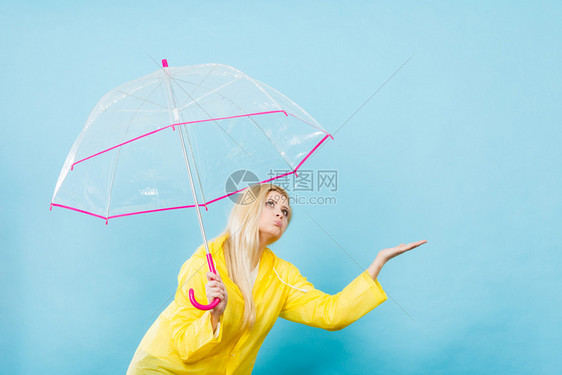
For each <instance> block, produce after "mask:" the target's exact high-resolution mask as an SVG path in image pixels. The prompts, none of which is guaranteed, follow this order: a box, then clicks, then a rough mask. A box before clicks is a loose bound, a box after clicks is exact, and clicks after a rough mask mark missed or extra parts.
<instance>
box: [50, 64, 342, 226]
mask: <svg viewBox="0 0 562 375" xmlns="http://www.w3.org/2000/svg"><path fill="white" fill-rule="evenodd" d="M163 64H164V67H163V68H162V69H160V70H158V71H155V72H154V73H152V74H149V75H146V76H144V77H141V78H139V79H136V80H134V81H130V82H127V83H125V84H123V85H121V86H119V87H117V88H115V89H113V90H111V91H110V92H108V93H107V94H106V95H105V96H103V97H102V98H101V100H100V101H99V102H98V104H97V105H96V106H95V107H94V109H93V110H92V113H91V114H90V116H89V117H88V120H87V121H86V124H85V126H84V128H83V130H82V132H81V133H80V135H79V136H78V138H77V139H76V141H75V142H74V145H73V146H72V148H71V150H70V152H69V154H68V156H67V158H66V161H65V163H64V166H63V168H62V171H61V173H60V176H59V178H58V181H57V184H56V187H55V191H54V194H53V198H52V201H51V208H52V206H58V207H63V208H68V209H72V210H75V211H79V212H83V213H87V214H90V215H93V216H96V217H100V218H102V219H105V220H106V223H107V220H109V219H112V218H116V217H122V216H127V215H134V214H140V213H147V212H154V211H161V210H170V209H178V208H186V207H193V206H194V205H195V201H197V202H198V204H199V205H200V206H205V207H207V205H209V204H211V203H212V202H215V201H217V200H220V199H224V198H226V197H228V196H230V195H232V194H234V193H236V192H237V191H236V190H234V191H229V189H226V188H225V184H226V182H227V180H228V178H229V176H231V175H232V174H233V173H235V172H236V171H240V170H249V171H251V172H253V174H255V175H256V176H257V178H258V180H259V182H266V181H272V180H275V179H276V178H279V177H282V176H284V175H286V174H291V173H297V171H298V169H299V168H300V167H301V165H302V164H303V162H304V161H305V160H306V159H307V158H308V157H309V156H310V155H311V154H312V153H313V152H314V151H315V150H316V149H317V148H318V146H319V145H320V144H321V143H322V142H324V141H326V140H327V139H328V138H330V137H331V135H329V134H328V132H326V130H324V129H323V128H322V126H320V124H318V122H317V121H316V120H314V118H312V117H311V116H310V115H309V114H308V113H307V112H306V111H304V110H303V109H302V108H301V107H299V106H298V105H297V104H295V103H294V102H293V101H292V100H290V99H289V98H287V97H286V96H285V95H283V94H281V93H280V92H278V91H277V90H275V89H273V88H271V87H269V86H267V85H266V84H264V83H262V82H259V81H257V80H255V79H253V78H251V77H250V76H248V75H247V74H245V73H243V72H241V71H240V70H238V69H236V68H233V67H231V66H228V65H222V64H203V65H195V66H186V67H168V66H167V62H166V61H165V60H163ZM190 169H191V173H192V174H193V176H194V189H193V191H192V188H191V187H190V184H189V183H188V181H189V176H188V171H189V170H190ZM254 182H256V181H254ZM245 187H247V186H245ZM238 191H239V190H238ZM194 194H197V197H196V196H195V195H194Z"/></svg>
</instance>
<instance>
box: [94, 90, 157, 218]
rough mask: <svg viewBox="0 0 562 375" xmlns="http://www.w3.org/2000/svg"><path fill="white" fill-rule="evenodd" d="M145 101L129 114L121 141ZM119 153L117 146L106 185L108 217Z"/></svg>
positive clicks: (107, 215)
mask: <svg viewBox="0 0 562 375" xmlns="http://www.w3.org/2000/svg"><path fill="white" fill-rule="evenodd" d="M162 83H163V82H160V83H159V84H158V85H156V87H154V89H153V90H152V91H151V92H150V93H149V94H148V97H149V96H150V95H152V94H153V93H154V92H155V91H156V90H157V89H158V88H160V86H162ZM145 103H146V102H145V101H142V102H141V103H140V105H139V107H138V108H137V111H136V112H135V113H134V114H133V115H132V116H131V119H130V120H129V123H128V124H127V127H126V128H125V131H124V132H123V135H122V136H121V142H120V143H123V139H125V135H126V134H127V132H128V131H129V128H130V127H131V124H132V123H133V120H134V119H135V117H137V114H138V113H139V112H140V109H141V108H142V106H143V105H144V104H145ZM120 154H121V147H118V149H117V153H116V155H115V160H114V163H113V168H112V172H111V180H110V182H109V186H108V194H107V207H106V215H105V216H106V217H109V206H110V205H111V194H112V192H113V182H114V180H115V171H116V170H117V162H118V161H119V155H120Z"/></svg>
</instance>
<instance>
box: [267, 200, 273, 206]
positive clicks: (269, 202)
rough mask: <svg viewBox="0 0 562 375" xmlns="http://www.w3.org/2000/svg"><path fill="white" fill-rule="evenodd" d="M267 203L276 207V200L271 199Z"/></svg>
mask: <svg viewBox="0 0 562 375" xmlns="http://www.w3.org/2000/svg"><path fill="white" fill-rule="evenodd" d="M265 204H267V205H269V206H270V207H274V206H275V202H274V201H272V200H269V201H267V202H265Z"/></svg>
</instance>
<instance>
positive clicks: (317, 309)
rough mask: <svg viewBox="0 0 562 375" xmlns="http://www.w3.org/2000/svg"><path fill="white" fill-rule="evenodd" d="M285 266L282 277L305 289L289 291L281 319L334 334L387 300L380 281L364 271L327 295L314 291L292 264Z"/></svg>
mask: <svg viewBox="0 0 562 375" xmlns="http://www.w3.org/2000/svg"><path fill="white" fill-rule="evenodd" d="M284 263H286V266H287V270H286V271H287V272H286V273H285V275H286V277H287V278H288V280H289V281H288V283H289V284H291V285H293V286H295V287H296V288H299V289H303V290H306V292H303V291H301V290H297V289H295V288H288V289H289V294H288V296H287V298H286V300H285V303H284V305H283V307H282V310H281V313H280V316H281V317H282V318H284V319H287V320H290V321H293V322H297V323H302V324H306V325H309V326H312V327H318V328H322V329H326V330H329V331H336V330H340V329H342V328H345V327H347V326H348V325H350V324H351V323H353V322H354V321H356V320H357V319H359V318H361V317H362V316H363V315H365V314H367V313H368V312H369V311H371V310H373V309H374V308H375V307H377V306H378V305H380V304H381V303H383V302H384V301H386V299H387V296H386V293H385V292H384V290H383V289H382V287H381V285H380V284H379V282H378V281H377V280H373V279H372V278H371V276H370V275H369V273H368V272H367V271H364V272H363V273H361V274H360V275H359V276H357V278H355V280H353V281H352V282H351V283H349V284H348V285H347V286H346V287H345V288H344V289H343V290H342V291H341V292H339V293H337V294H335V295H330V294H326V293H324V292H322V291H320V290H318V289H315V288H314V285H312V283H310V282H309V281H307V279H306V277H304V276H302V275H301V274H300V272H299V270H298V269H297V268H296V267H295V266H294V265H292V264H291V263H289V262H284Z"/></svg>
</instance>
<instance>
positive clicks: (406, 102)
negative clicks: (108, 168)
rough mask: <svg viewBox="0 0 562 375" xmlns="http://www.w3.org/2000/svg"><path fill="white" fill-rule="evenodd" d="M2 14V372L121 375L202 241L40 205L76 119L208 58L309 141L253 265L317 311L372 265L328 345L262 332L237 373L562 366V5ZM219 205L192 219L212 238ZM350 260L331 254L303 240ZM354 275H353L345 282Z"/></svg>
mask: <svg viewBox="0 0 562 375" xmlns="http://www.w3.org/2000/svg"><path fill="white" fill-rule="evenodd" d="M14 3H15V2H7V1H4V2H2V3H1V4H0V31H1V32H0V41H1V46H2V48H1V50H0V54H1V57H2V58H1V59H0V64H1V65H2V69H1V70H0V78H1V82H2V90H1V94H0V95H1V100H0V110H1V114H2V117H1V122H2V137H1V141H0V142H1V145H2V147H1V150H0V155H1V165H0V168H1V169H0V173H1V179H2V184H1V185H0V189H1V190H0V192H1V197H2V201H1V203H0V213H1V215H0V218H1V219H0V220H1V226H0V231H1V232H0V238H1V239H0V241H1V242H0V246H1V260H0V267H1V269H0V271H1V272H0V282H1V287H0V288H1V289H0V292H1V295H2V298H1V299H0V304H1V315H0V316H1V323H0V331H1V334H0V340H1V342H0V344H1V347H0V359H1V361H0V362H1V363H2V368H1V369H0V372H1V373H3V374H39V373H40V374H59V375H60V374H123V373H125V371H126V368H127V366H128V364H129V361H130V359H131V357H132V355H133V353H134V351H135V349H136V347H137V345H138V343H139V342H140V340H141V338H142V336H143V335H144V333H145V332H146V330H147V329H148V327H149V326H150V324H151V323H152V322H153V321H154V319H155V318H156V316H157V315H158V314H159V313H160V312H161V311H162V310H163V308H164V307H165V306H166V305H167V303H169V301H170V298H173V293H174V289H175V285H176V276H177V273H178V271H179V268H180V266H181V264H182V263H183V262H184V261H185V260H186V259H187V258H188V257H189V256H190V255H191V254H192V253H193V251H194V250H195V248H196V247H197V246H198V245H199V244H200V242H201V240H200V235H199V230H198V227H197V221H196V219H195V215H194V213H193V212H192V211H178V212H167V213H158V214H148V215H139V216H137V217H129V218H126V219H115V220H114V221H112V222H110V224H109V225H108V226H106V225H104V222H103V221H102V220H100V219H97V218H94V217H90V216H88V215H81V214H78V213H75V212H70V211H67V210H64V209H57V208H54V209H53V211H51V212H50V211H49V209H48V208H49V203H50V200H51V196H52V193H53V190H54V186H55V182H56V180H57V177H58V174H59V172H60V169H61V168H62V165H63V162H64V160H65V158H66V154H67V153H68V151H69V150H70V147H71V145H72V143H73V142H74V139H75V138H76V136H77V135H78V134H79V132H80V130H81V129H82V127H83V125H84V122H85V121H86V118H87V116H88V115H89V112H90V110H91V109H92V108H93V106H94V105H95V104H96V102H97V101H98V100H99V98H100V97H101V96H102V95H103V94H104V93H105V92H107V91H109V90H110V89H112V88H113V87H116V86H118V85H119V84H121V83H123V82H126V81H129V80H132V79H134V78H137V77H140V76H143V75H145V74H148V73H151V72H153V71H154V70H156V69H157V67H156V66H155V64H154V62H153V61H152V60H151V57H152V58H154V59H155V60H157V61H159V60H160V59H162V58H167V59H168V61H169V63H170V65H172V66H173V65H177V66H181V65H193V64H199V63H205V62H220V63H225V64H229V65H232V66H235V67H237V68H239V69H240V70H242V71H244V72H246V73H248V74H249V75H251V76H253V77H255V78H257V79H259V80H261V81H263V82H265V83H267V84H269V85H270V86H272V87H275V88H277V89H278V90H280V91H281V92H283V93H285V94H286V95H287V96H289V97H290V98H291V99H293V100H294V101H296V102H297V103H299V104H300V105H301V106H302V107H303V108H305V109H306V110H307V111H308V112H309V113H311V114H312V115H313V116H314V117H315V118H316V119H317V120H318V121H319V122H320V123H321V124H323V125H324V127H325V128H326V129H327V130H328V131H330V132H336V130H337V129H338V128H340V126H341V125H342V124H343V123H345V122H346V120H348V118H349V117H350V116H351V115H352V114H353V113H354V112H355V111H356V110H357V109H358V108H359V107H360V106H361V104H363V103H364V102H365V100H367V99H368V98H369V97H370V96H371V95H372V94H373V93H374V92H376V90H377V89H378V88H380V87H381V85H383V84H384V83H385V82H386V81H387V80H388V79H389V77H391V76H392V75H393V73H394V72H395V71H396V70H397V69H398V68H399V67H400V66H401V65H402V64H404V62H406V61H408V59H409V58H410V57H411V59H410V60H409V61H408V63H407V64H406V65H404V67H403V68H402V69H401V70H400V71H399V72H398V73H396V74H395V75H394V76H393V77H392V79H391V80H390V81H388V83H386V84H385V85H384V87H382V89H381V90H380V91H379V92H378V93H377V94H376V95H375V96H374V97H373V98H372V100H371V101H370V102H369V103H368V104H367V105H365V107H363V109H362V110H361V111H359V112H358V113H357V114H356V115H355V116H354V117H353V118H352V119H351V121H349V122H348V123H347V124H346V125H345V126H344V127H343V128H341V130H339V131H338V132H337V134H335V140H334V141H333V142H331V143H329V144H328V145H326V146H325V147H323V148H322V150H320V152H319V153H318V154H316V155H315V156H314V157H313V158H311V159H310V162H309V163H308V164H307V168H309V169H314V170H317V169H329V170H337V172H338V189H337V192H335V193H334V194H333V195H334V196H336V197H337V204H335V205H306V206H305V205H300V206H296V207H295V212H296V216H295V219H294V221H293V223H292V224H291V226H290V228H289V230H288V231H287V233H286V235H285V236H284V238H283V239H282V240H281V241H279V243H277V244H275V245H274V246H273V247H272V249H273V250H274V251H275V252H276V253H277V254H278V255H279V256H280V257H282V258H285V259H287V260H289V261H291V262H293V263H294V264H295V265H297V267H299V269H300V270H301V272H302V273H303V274H304V275H306V276H307V277H308V278H309V280H311V281H312V282H313V283H314V284H315V285H316V287H317V288H319V289H321V290H324V291H326V292H329V293H337V292H338V291H340V290H341V289H342V288H343V287H344V286H345V285H347V283H349V282H350V281H351V280H352V279H353V278H355V277H356V276H357V275H358V274H359V273H360V272H361V271H362V270H364V269H366V268H367V267H368V266H369V264H370V263H371V262H372V260H373V259H374V258H375V256H376V254H377V252H378V251H379V250H380V249H383V248H387V247H392V246H395V245H398V244H400V243H402V242H413V241H417V240H421V239H427V240H428V241H429V242H428V243H427V244H426V245H423V246H422V247H420V248H418V249H416V250H414V251H412V252H409V253H407V254H405V255H402V256H400V257H398V258H395V259H393V260H391V261H390V262H389V263H388V264H387V265H385V267H384V268H383V270H382V272H381V274H380V276H379V281H380V282H381V284H382V286H383V288H384V289H385V290H386V291H387V293H388V294H389V295H390V298H389V300H388V301H387V302H385V303H384V304H382V305H381V306H379V307H378V308H376V309H375V310H373V311H372V312H371V313H369V314H368V315H366V316H365V317H363V318H362V319H360V320H359V321H357V322H356V323H354V324H353V325H351V326H349V327H348V328H346V329H344V330H342V331H337V332H327V331H322V330H319V329H315V328H311V327H306V326H303V325H298V324H294V323H291V322H287V321H284V320H282V319H280V320H279V321H278V322H277V324H276V325H275V327H274V328H273V330H272V331H271V333H270V334H269V336H268V337H267V339H266V341H265V343H264V345H263V347H262V348H261V350H260V352H259V355H258V358H257V362H256V365H255V370H254V373H255V374H286V373H290V372H292V373H303V372H304V371H306V372H308V373H311V374H340V373H344V372H345V373H356V374H364V373H379V374H390V373H391V374H452V373H467V374H469V373H479V374H498V373H510V374H554V373H558V371H559V369H560V367H561V366H562V360H561V359H560V358H561V357H560V356H559V354H560V352H561V349H562V346H561V343H560V337H562V324H561V320H560V316H561V315H562V293H560V289H561V287H562V276H561V271H560V270H561V268H562V252H561V248H560V244H561V243H562V231H561V224H562V210H561V209H562V201H561V192H562V177H561V161H562V151H561V150H562V147H560V143H561V141H562V131H561V130H560V124H561V123H562V121H561V120H562V116H561V109H560V108H561V106H560V103H561V99H562V97H561V87H562V85H561V83H562V77H561V68H560V62H561V61H562V56H561V51H562V48H561V47H562V46H561V44H562V43H561V35H562V23H561V22H560V20H561V19H562V4H561V3H560V2H552V1H526V2H522V1H515V2H514V1H496V2H493V4H490V2H484V1H480V2H446V1H429V2H423V3H421V2H415V1H412V2H393V3H389V2H378V1H377V2H367V1H357V2H352V3H351V2H349V3H346V4H345V5H344V4H343V3H342V2H336V1H308V2H301V1H283V2H267V3H265V2H258V1H255V2H244V3H236V4H235V3H234V2H226V1H213V2H193V1H170V2H163V3H160V2H155V1H134V2H117V1H96V2H72V1H44V2H39V1H20V2H17V4H14ZM230 207H231V206H230V204H229V203H228V202H224V203H222V205H217V206H216V209H215V210H213V211H211V212H210V213H206V214H205V221H206V224H207V228H208V233H209V235H210V236H212V237H213V236H215V235H217V234H219V232H220V231H221V230H222V228H223V227H224V225H225V223H226V215H227V213H228V212H229V210H230ZM322 228H323V229H324V230H325V231H326V232H328V233H329V234H330V236H331V237H332V238H333V239H334V240H336V241H337V242H338V243H339V244H340V245H341V246H342V247H343V248H344V249H345V250H346V251H347V252H348V253H349V255H350V256H348V255H346V254H345V252H344V251H343V250H342V249H340V247H338V245H336V243H335V242H334V241H333V240H332V239H330V237H329V236H328V235H327V234H326V233H325V232H324V230H323V229H322ZM356 262H357V263H359V265H358V264H356Z"/></svg>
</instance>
